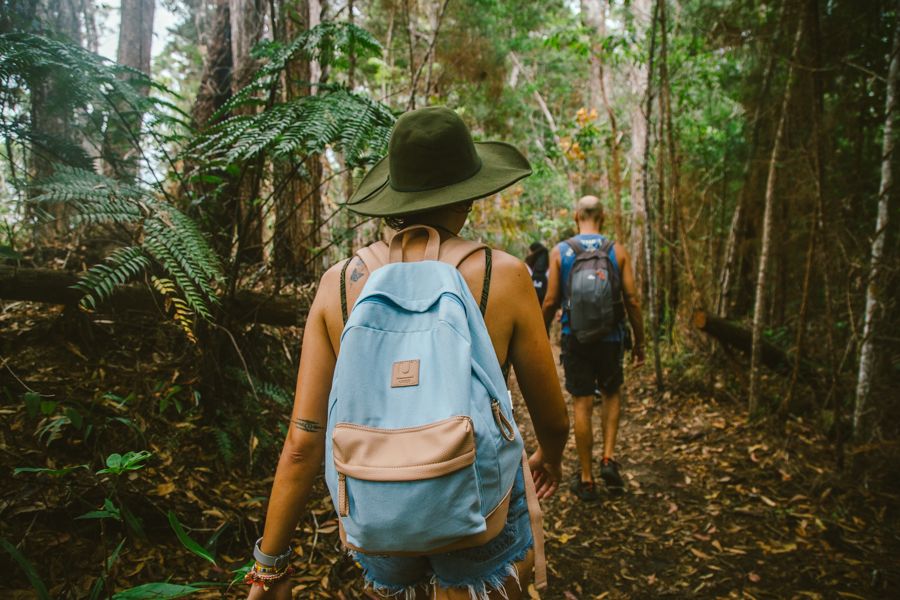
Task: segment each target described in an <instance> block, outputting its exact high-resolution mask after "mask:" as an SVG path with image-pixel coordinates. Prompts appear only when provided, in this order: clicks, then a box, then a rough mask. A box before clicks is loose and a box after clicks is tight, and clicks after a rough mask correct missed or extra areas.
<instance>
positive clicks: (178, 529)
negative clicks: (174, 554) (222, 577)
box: [168, 510, 216, 565]
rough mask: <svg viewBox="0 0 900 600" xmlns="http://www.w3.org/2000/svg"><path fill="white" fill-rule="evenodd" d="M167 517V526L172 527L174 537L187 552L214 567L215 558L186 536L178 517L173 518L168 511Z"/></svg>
mask: <svg viewBox="0 0 900 600" xmlns="http://www.w3.org/2000/svg"><path fill="white" fill-rule="evenodd" d="M168 516H169V525H171V526H172V529H173V530H174V531H175V535H177V536H178V539H179V541H181V545H182V546H184V547H185V548H187V549H188V550H190V551H191V552H193V553H194V554H196V555H197V556H199V557H201V558H205V559H206V560H208V561H209V562H211V563H212V564H213V565H215V564H216V559H215V557H214V556H213V555H212V554H210V553H209V551H208V550H207V549H206V548H204V547H203V546H201V545H200V544H198V543H197V542H195V541H194V540H192V539H191V538H190V536H188V534H187V533H185V531H184V528H183V527H182V526H181V523H179V522H178V517H177V516H175V513H174V512H173V511H171V510H170V511H169V513H168Z"/></svg>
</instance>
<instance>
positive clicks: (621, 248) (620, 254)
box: [613, 242, 631, 262]
mask: <svg viewBox="0 0 900 600" xmlns="http://www.w3.org/2000/svg"><path fill="white" fill-rule="evenodd" d="M613 248H614V249H615V251H616V260H617V261H619V262H622V261H625V260H628V259H630V258H631V255H630V254H628V248H626V247H625V245H624V244H622V243H621V242H616V243H615V244H614V245H613Z"/></svg>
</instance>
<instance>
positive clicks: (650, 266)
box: [641, 0, 666, 393]
mask: <svg viewBox="0 0 900 600" xmlns="http://www.w3.org/2000/svg"><path fill="white" fill-rule="evenodd" d="M665 1H666V0H656V2H655V3H654V7H653V16H652V19H651V24H650V56H649V59H648V61H647V86H646V88H645V89H646V90H647V94H646V109H645V111H644V116H645V119H646V120H645V121H644V124H643V127H644V139H643V150H644V155H643V163H642V166H641V174H642V188H643V189H642V192H643V198H644V200H645V206H644V208H645V210H646V222H645V228H644V232H643V233H644V235H643V239H644V240H645V241H646V248H645V251H644V256H645V258H646V266H647V290H648V291H647V298H648V303H649V305H650V306H649V308H650V327H651V329H652V331H651V338H650V339H651V340H652V341H653V367H654V372H655V374H656V388H657V390H658V391H659V392H660V393H662V391H663V388H664V383H663V373H662V359H661V357H660V350H659V313H658V311H657V308H656V300H657V299H656V274H655V272H654V266H655V262H656V259H655V257H654V253H655V243H654V237H655V235H654V227H653V210H652V207H651V202H650V200H649V198H650V181H649V177H648V173H649V163H650V131H651V115H652V111H653V60H654V57H655V56H654V55H655V54H656V25H657V20H658V16H659V3H660V2H665Z"/></svg>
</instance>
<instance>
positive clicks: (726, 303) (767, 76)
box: [716, 3, 787, 317]
mask: <svg viewBox="0 0 900 600" xmlns="http://www.w3.org/2000/svg"><path fill="white" fill-rule="evenodd" d="M786 4H787V3H784V4H782V5H781V8H780V9H779V12H778V17H777V19H776V23H781V21H782V19H783V17H784V7H785V5H786ZM780 32H781V29H780V28H779V30H778V32H777V33H776V35H775V36H774V38H773V41H772V46H771V48H769V52H768V54H769V58H768V60H767V61H766V67H765V70H764V72H763V85H762V89H761V90H760V93H759V98H758V99H757V102H756V108H755V109H754V111H753V133H752V135H751V137H750V148H749V152H748V154H747V162H746V163H745V164H744V173H743V176H742V177H743V181H744V184H743V186H742V187H741V191H740V193H739V194H738V201H737V206H735V208H734V214H732V217H731V226H730V227H729V229H728V240H727V241H726V242H725V258H724V260H723V262H722V270H721V272H720V275H719V290H718V296H717V298H716V314H718V315H719V316H720V317H726V316H728V315H729V314H730V312H731V310H732V308H733V294H732V291H733V288H734V282H735V281H736V280H737V275H736V271H737V270H738V260H737V258H738V246H739V245H740V237H741V230H742V229H743V226H744V219H745V214H744V213H745V212H746V205H747V197H748V195H749V193H750V190H751V189H752V188H753V185H752V182H753V181H754V180H755V177H754V174H755V172H756V169H755V168H754V161H755V159H756V151H757V148H758V147H759V136H760V132H761V129H762V124H763V119H762V112H763V108H764V107H768V103H767V101H766V99H767V98H768V96H769V89H770V88H771V87H772V76H773V74H774V72H775V56H776V55H775V48H777V45H778V37H779V35H778V34H780Z"/></svg>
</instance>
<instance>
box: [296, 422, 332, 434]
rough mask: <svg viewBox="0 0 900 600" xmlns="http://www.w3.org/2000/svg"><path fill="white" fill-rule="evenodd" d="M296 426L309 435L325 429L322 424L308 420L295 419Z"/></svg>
mask: <svg viewBox="0 0 900 600" xmlns="http://www.w3.org/2000/svg"><path fill="white" fill-rule="evenodd" d="M294 426H295V427H297V429H299V430H300V431H307V432H309V433H319V432H320V431H322V430H323V429H325V428H324V427H322V424H321V423H318V422H316V421H308V420H306V419H294Z"/></svg>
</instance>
